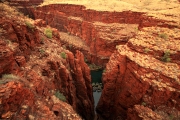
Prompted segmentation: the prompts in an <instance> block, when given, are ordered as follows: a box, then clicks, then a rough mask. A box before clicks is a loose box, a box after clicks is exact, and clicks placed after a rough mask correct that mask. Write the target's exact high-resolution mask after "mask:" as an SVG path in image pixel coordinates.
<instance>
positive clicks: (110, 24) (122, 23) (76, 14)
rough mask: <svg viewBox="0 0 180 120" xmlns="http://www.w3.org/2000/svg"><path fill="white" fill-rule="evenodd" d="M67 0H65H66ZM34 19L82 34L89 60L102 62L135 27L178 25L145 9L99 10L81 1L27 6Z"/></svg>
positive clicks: (129, 35)
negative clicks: (147, 12)
mask: <svg viewBox="0 0 180 120" xmlns="http://www.w3.org/2000/svg"><path fill="white" fill-rule="evenodd" d="M67 3H68V1H67ZM28 11H29V13H31V14H30V16H33V18H34V19H43V20H45V21H46V23H47V24H48V25H50V26H52V27H55V28H57V29H58V30H59V31H62V32H67V33H68V34H71V35H73V36H77V37H79V38H81V41H84V42H85V44H86V45H87V46H88V51H87V49H86V47H85V48H84V47H83V46H82V47H81V49H83V48H84V49H83V50H84V51H86V52H83V53H84V54H85V56H86V57H87V59H88V61H90V62H91V63H96V64H99V65H100V64H101V65H102V64H103V66H105V64H106V63H107V62H108V60H109V57H110V55H111V54H112V53H113V52H114V50H115V48H116V45H119V44H125V43H126V42H127V41H128V40H129V39H130V38H132V37H134V36H135V35H136V33H137V30H138V29H141V28H143V27H150V26H160V27H169V28H170V27H171V28H173V27H177V25H175V24H174V21H170V20H168V19H164V20H163V19H157V18H156V16H155V17H153V15H147V14H146V12H144V11H139V12H136V11H131V10H127V11H125V10H124V11H98V10H93V9H88V8H87V7H85V6H84V5H72V4H62V3H61V4H56V3H55V4H50V5H44V6H38V7H36V8H35V9H34V8H29V9H28Z"/></svg>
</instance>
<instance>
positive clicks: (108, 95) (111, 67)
mask: <svg viewBox="0 0 180 120" xmlns="http://www.w3.org/2000/svg"><path fill="white" fill-rule="evenodd" d="M158 31H161V33H163V34H165V35H167V36H168V37H167V38H164V37H161V36H160V35H159V34H157V33H158ZM177 32H178V33H177ZM149 33H150V34H149ZM176 33H177V34H176ZM173 34H176V35H174V36H173ZM179 38H180V36H179V29H177V28H176V29H168V28H160V27H148V28H143V29H142V31H139V32H138V34H137V36H136V37H135V38H133V39H130V40H129V41H128V43H127V44H126V45H119V46H117V51H116V52H115V53H113V55H112V56H111V58H110V61H109V62H108V64H107V66H106V72H105V73H103V84H104V89H103V92H102V96H101V98H100V101H99V103H98V105H97V108H96V110H97V112H98V113H99V114H100V115H101V116H102V117H103V118H104V119H111V120H114V119H128V120H141V119H154V120H155V119H162V120H164V119H170V118H171V117H172V116H173V118H174V119H180V118H179V115H178V114H179V112H180V106H179V105H180V99H179V96H180V93H179V90H180V64H179V58H180V39H179ZM149 41H151V42H149ZM167 54H168V55H167Z"/></svg>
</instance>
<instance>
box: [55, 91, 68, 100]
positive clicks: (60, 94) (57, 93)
mask: <svg viewBox="0 0 180 120" xmlns="http://www.w3.org/2000/svg"><path fill="white" fill-rule="evenodd" d="M55 96H56V97H57V98H59V100H61V101H64V102H65V101H66V97H65V96H64V95H63V94H62V93H60V92H59V91H57V92H56V93H55Z"/></svg>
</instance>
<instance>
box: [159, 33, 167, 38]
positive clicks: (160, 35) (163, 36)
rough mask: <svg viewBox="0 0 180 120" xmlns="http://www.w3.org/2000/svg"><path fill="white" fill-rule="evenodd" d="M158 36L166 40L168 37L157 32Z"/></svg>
mask: <svg viewBox="0 0 180 120" xmlns="http://www.w3.org/2000/svg"><path fill="white" fill-rule="evenodd" d="M159 37H160V38H162V39H164V40H167V39H168V35H167V34H166V33H160V34H159Z"/></svg>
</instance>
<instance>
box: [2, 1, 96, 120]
mask: <svg viewBox="0 0 180 120" xmlns="http://www.w3.org/2000/svg"><path fill="white" fill-rule="evenodd" d="M0 5H1V9H2V12H1V13H0V21H1V22H0V34H1V38H0V49H1V53H0V76H1V77H2V78H1V81H0V82H1V89H0V91H1V92H0V93H1V95H0V96H1V105H2V106H3V107H1V110H0V116H1V118H2V119H5V118H11V119H20V118H24V119H81V118H80V117H79V115H77V114H76V112H77V113H78V114H80V116H81V117H83V118H85V119H87V120H92V119H93V118H94V100H93V96H92V87H91V84H90V83H91V77H90V70H89V67H88V66H87V65H86V64H85V62H84V56H83V54H82V53H81V52H79V51H77V52H76V55H75V56H74V55H73V54H72V53H71V52H69V51H68V50H65V49H63V48H62V47H61V43H60V42H59V36H60V35H59V32H58V31H57V30H56V29H52V28H50V29H52V38H51V39H50V38H48V37H47V36H46V34H44V33H45V32H44V31H46V29H47V28H46V25H45V24H44V23H43V25H42V26H45V27H38V26H35V24H38V22H37V21H36V22H35V24H34V21H33V20H31V19H28V18H26V17H24V16H23V15H21V14H20V13H19V12H17V11H16V10H14V9H12V8H9V7H8V6H7V5H4V4H0ZM10 13H11V14H10ZM39 24H41V23H39ZM58 92H60V93H62V94H63V95H64V96H65V99H66V102H67V103H68V104H67V103H65V102H62V101H60V100H59V99H58V98H57V96H56V97H55V95H56V94H57V93H58ZM69 104H70V105H71V106H72V107H71V106H70V105H69ZM72 108H73V109H74V110H73V109H72ZM74 111H76V112H74Z"/></svg>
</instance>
